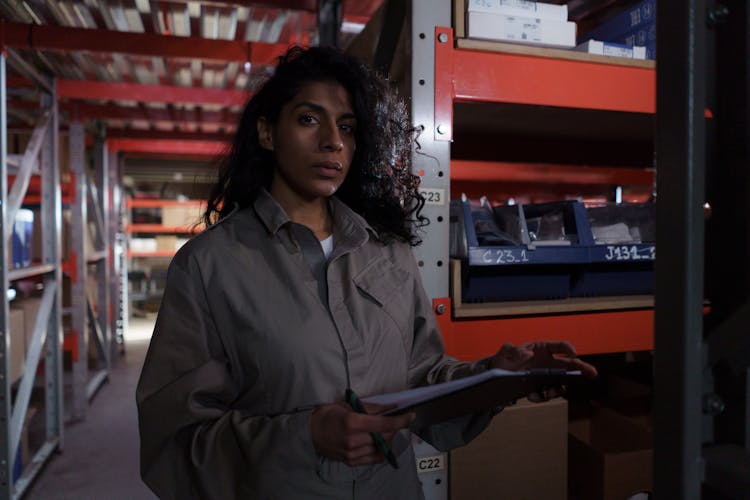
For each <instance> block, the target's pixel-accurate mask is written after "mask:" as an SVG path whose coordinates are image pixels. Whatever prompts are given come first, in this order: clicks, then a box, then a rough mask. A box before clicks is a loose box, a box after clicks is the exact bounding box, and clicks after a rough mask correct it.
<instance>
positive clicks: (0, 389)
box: [0, 47, 13, 500]
mask: <svg viewBox="0 0 750 500" xmlns="http://www.w3.org/2000/svg"><path fill="white" fill-rule="evenodd" d="M0 48H2V47H0ZM6 81H7V80H6V73H5V53H4V52H3V53H0V229H2V230H0V235H3V234H5V227H6V225H7V224H8V222H9V221H8V220H7V219H6V216H7V209H6V206H7V201H8V122H7V117H8V108H7V104H8V101H7V93H6ZM7 244H8V243H7V241H6V239H5V238H4V237H2V238H0V263H2V266H0V286H1V287H2V293H3V297H2V306H0V328H2V332H1V335H0V357H1V360H0V406H1V407H0V419H1V420H0V500H8V499H10V498H13V484H12V478H13V469H12V466H11V462H12V456H13V452H12V450H11V439H10V417H11V407H10V401H11V397H10V396H11V395H10V359H9V356H10V331H9V326H10V321H9V314H10V310H9V308H8V296H7V292H6V291H7V290H8V284H9V281H8V246H7Z"/></svg>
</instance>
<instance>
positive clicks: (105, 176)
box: [94, 136, 112, 372]
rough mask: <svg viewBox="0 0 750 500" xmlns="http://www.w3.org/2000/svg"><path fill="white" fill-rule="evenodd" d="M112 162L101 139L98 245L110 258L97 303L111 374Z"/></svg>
mask: <svg viewBox="0 0 750 500" xmlns="http://www.w3.org/2000/svg"><path fill="white" fill-rule="evenodd" d="M109 161H110V155H109V153H108V152H107V145H106V142H105V141H104V137H102V136H97V138H96V142H95V145H94V169H95V172H94V179H95V182H96V188H97V189H96V192H97V193H98V196H97V199H95V200H94V203H96V205H97V208H98V211H99V213H100V214H101V219H102V220H101V224H100V226H99V227H98V229H99V231H98V238H97V245H101V246H99V247H98V248H99V249H100V250H104V252H105V254H106V257H105V258H104V259H101V260H99V261H98V262H97V264H96V268H97V269H96V277H97V280H96V286H97V294H96V304H97V308H98V311H97V321H98V323H99V329H100V331H101V335H102V337H101V340H102V348H103V351H104V358H105V365H106V366H105V368H106V370H107V372H109V371H110V370H111V368H112V356H111V349H110V347H109V346H110V338H111V335H112V333H111V328H110V321H109V305H110V302H109V270H110V268H111V264H110V262H111V259H112V252H111V247H110V245H109V243H108V239H109V195H108V192H109V187H108V185H109V173H108V172H109Z"/></svg>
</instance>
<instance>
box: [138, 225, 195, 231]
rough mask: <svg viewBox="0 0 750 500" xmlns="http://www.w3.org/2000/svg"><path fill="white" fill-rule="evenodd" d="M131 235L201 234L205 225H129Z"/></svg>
mask: <svg viewBox="0 0 750 500" xmlns="http://www.w3.org/2000/svg"><path fill="white" fill-rule="evenodd" d="M127 231H128V232H129V233H199V232H201V231H203V225H202V224H201V225H199V226H181V227H172V226H162V225H161V224H129V225H128V226H127Z"/></svg>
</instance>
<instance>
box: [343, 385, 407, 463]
mask: <svg viewBox="0 0 750 500" xmlns="http://www.w3.org/2000/svg"><path fill="white" fill-rule="evenodd" d="M346 402H347V403H349V406H351V407H352V410H354V411H356V412H357V413H364V414H365V415H367V412H366V411H365V409H364V407H363V406H362V403H361V402H360V401H359V398H358V397H357V395H356V394H355V393H354V391H353V390H351V389H347V390H346ZM370 436H372V441H373V442H374V443H375V446H376V447H377V448H378V450H380V452H381V453H382V454H383V456H385V458H386V459H388V463H390V464H391V465H392V466H393V468H394V469H398V462H397V461H396V457H395V456H394V455H393V452H392V451H391V450H390V448H388V444H387V443H386V442H385V438H383V436H382V435H381V434H380V433H379V432H371V433H370Z"/></svg>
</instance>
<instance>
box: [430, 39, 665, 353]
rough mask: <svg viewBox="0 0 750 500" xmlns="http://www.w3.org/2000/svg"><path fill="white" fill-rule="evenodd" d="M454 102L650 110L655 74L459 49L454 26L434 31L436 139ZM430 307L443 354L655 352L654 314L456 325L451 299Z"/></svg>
mask: <svg viewBox="0 0 750 500" xmlns="http://www.w3.org/2000/svg"><path fill="white" fill-rule="evenodd" d="M441 38H442V40H443V41H440V40H441ZM454 101H465V102H471V101H473V102H501V103H514V104H528V105H542V106H557V107H567V108H583V109H593V110H603V111H622V112H633V113H655V111H656V72H655V70H653V69H648V68H638V67H630V66H617V65H611V64H602V63H596V62H587V61H573V60H561V59H555V58H551V57H549V58H548V57H540V56H536V55H534V56H532V55H520V54H510V53H502V52H484V51H477V50H465V49H456V48H455V47H454V41H453V31H452V29H450V28H444V27H436V28H435V117H434V118H435V132H434V134H435V140H441V141H450V140H452V138H453V103H454ZM438 125H441V127H440V128H439V130H440V132H438ZM452 163H455V166H457V167H458V169H457V170H458V172H457V173H458V174H459V177H461V176H462V175H465V170H466V168H467V167H468V166H469V165H467V164H462V163H458V162H452ZM473 166H475V167H476V166H479V165H476V164H474V165H473ZM483 167H486V166H481V167H480V169H481V170H482V173H481V174H480V177H492V176H493V174H492V173H489V172H486V171H485V170H484V168H483ZM634 175H635V174H634ZM643 175H644V176H646V175H649V176H650V175H653V173H645V172H644V174H643ZM635 179H637V182H638V183H642V182H644V181H645V180H646V179H645V178H644V177H641V176H640V175H636V177H635ZM635 179H634V180H635ZM434 305H435V307H436V308H437V306H438V305H442V306H443V307H445V310H444V312H443V314H438V315H437V316H436V317H437V320H438V324H439V326H440V330H441V332H442V335H443V340H444V342H445V347H446V351H447V352H448V354H450V355H452V356H455V357H456V358H458V359H463V360H473V359H478V358H481V357H485V356H489V355H491V354H494V353H495V352H497V350H498V349H499V348H500V346H501V345H502V344H503V343H504V342H511V343H514V344H519V343H523V342H528V341H533V340H540V339H544V340H568V341H570V342H572V343H573V345H575V346H576V349H577V351H578V353H579V354H597V353H607V352H626V351H640V350H649V349H653V336H654V325H653V322H654V311H653V309H644V310H634V311H614V312H597V313H585V312H582V313H580V314H565V315H545V316H530V317H512V318H497V319H482V320H453V319H452V314H451V300H450V298H437V299H435V300H434Z"/></svg>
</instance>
